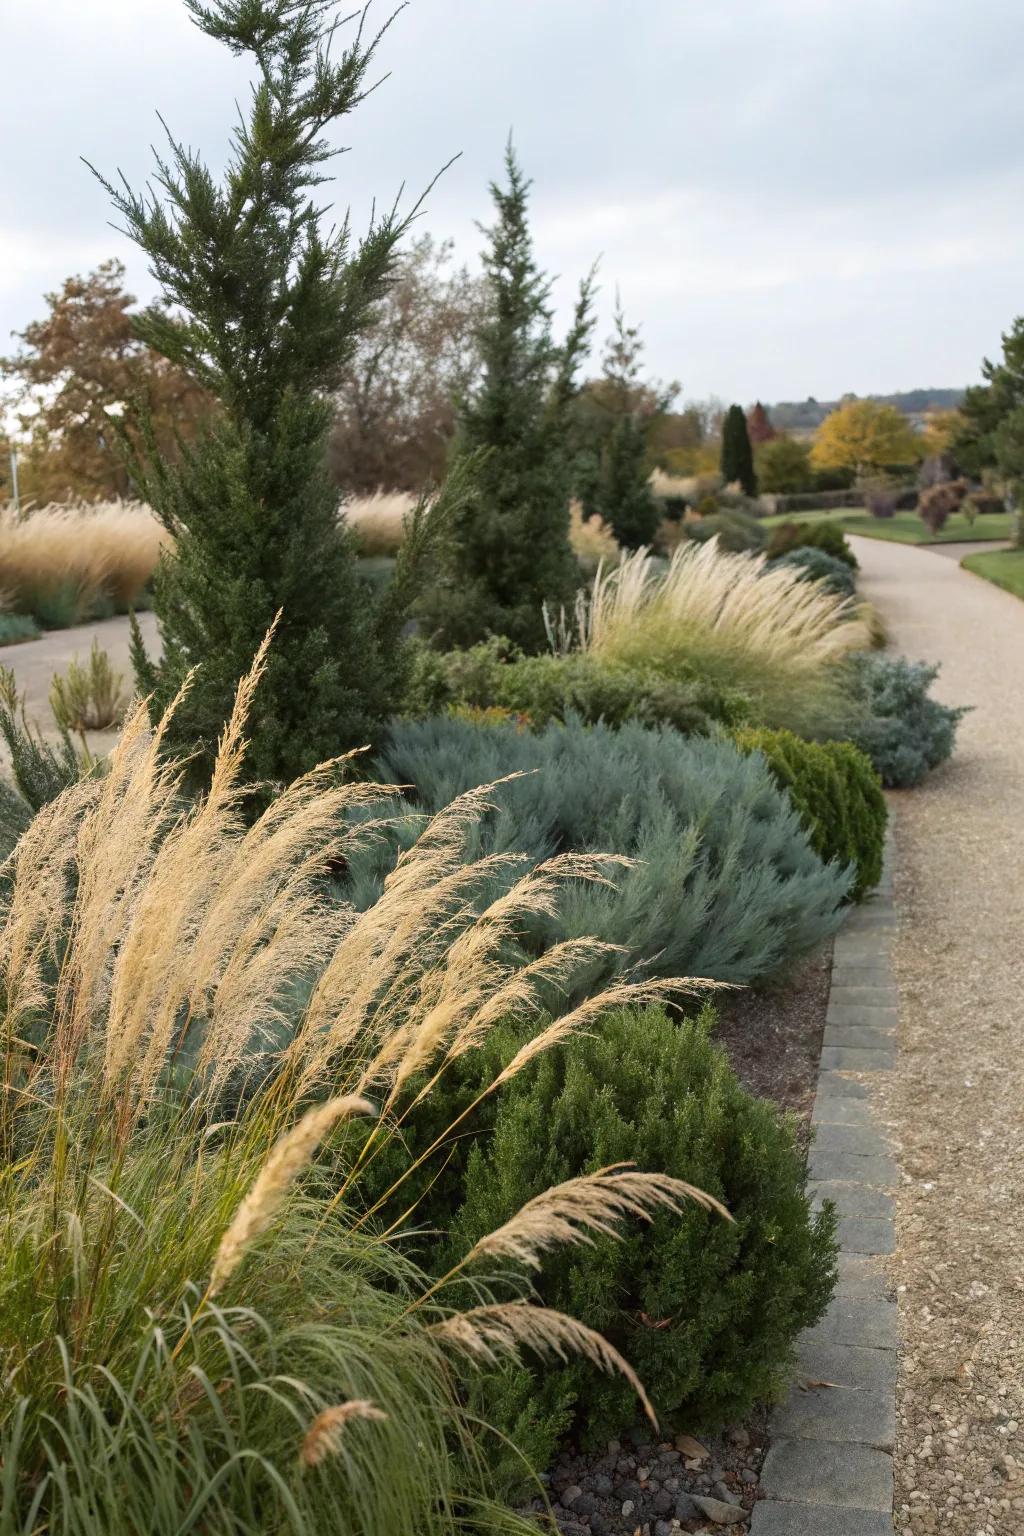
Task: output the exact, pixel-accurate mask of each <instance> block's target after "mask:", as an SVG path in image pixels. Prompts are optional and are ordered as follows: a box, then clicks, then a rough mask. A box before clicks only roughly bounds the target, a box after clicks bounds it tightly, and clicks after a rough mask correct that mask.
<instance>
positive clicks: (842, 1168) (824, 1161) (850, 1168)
mask: <svg viewBox="0 0 1024 1536" xmlns="http://www.w3.org/2000/svg"><path fill="white" fill-rule="evenodd" d="M807 1166H808V1168H809V1169H810V1174H811V1179H812V1181H813V1182H814V1183H815V1184H821V1183H824V1182H825V1181H826V1180H828V1179H850V1180H853V1182H854V1183H855V1184H874V1185H875V1186H876V1187H877V1188H879V1189H891V1188H893V1186H894V1185H895V1183H896V1180H897V1177H898V1174H897V1169H896V1164H895V1163H894V1162H893V1160H892V1158H891V1157H865V1156H864V1155H863V1153H860V1152H833V1151H832V1150H831V1148H828V1147H815V1146H812V1147H811V1152H810V1156H809V1157H808V1159H807Z"/></svg>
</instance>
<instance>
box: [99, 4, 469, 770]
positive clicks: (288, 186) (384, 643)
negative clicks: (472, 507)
mask: <svg viewBox="0 0 1024 1536" xmlns="http://www.w3.org/2000/svg"><path fill="white" fill-rule="evenodd" d="M185 3H186V5H187V8H188V10H189V11H190V13H191V16H192V19H193V20H194V21H195V23H196V25H197V26H198V27H199V29H200V30H201V31H202V32H204V33H205V34H206V35H207V36H209V37H210V38H213V39H215V40H217V41H220V42H222V43H224V44H225V45H226V46H227V47H228V48H229V49H230V51H231V52H232V53H233V54H235V55H236V56H241V55H249V56H251V57H252V59H253V60H254V62H255V66H256V79H255V83H254V84H253V86H252V95H251V100H250V102H249V106H248V111H247V113H245V114H241V115H240V121H239V124H238V126H237V127H236V129H235V130H234V135H233V144H232V152H231V155H230V157H229V160H228V164H227V167H226V170H225V172H224V174H223V177H222V179H221V180H220V181H218V180H217V179H216V178H215V177H214V175H213V174H212V172H211V171H210V170H209V169H208V168H207V166H206V165H205V164H204V163H203V161H202V160H201V159H200V158H199V156H198V155H197V154H196V153H195V152H194V151H192V150H191V149H189V148H186V147H185V146H184V145H182V144H180V143H179V142H177V141H176V140H174V139H173V138H172V137H171V136H170V134H169V133H168V139H169V151H168V153H167V155H166V156H165V157H164V158H161V157H159V156H158V158H157V165H158V170H157V174H156V177H155V187H154V188H149V189H148V190H147V192H146V193H145V194H139V193H137V192H134V191H133V190H132V189H131V188H130V187H129V186H128V185H127V183H123V184H122V185H120V186H118V187H114V186H112V185H111V184H110V183H109V182H104V185H105V186H106V187H107V189H108V191H109V192H110V194H111V196H112V199H113V202H114V205H115V207H116V209H117V210H118V212H119V213H120V215H121V217H122V219H123V221H124V225H125V228H126V231H127V233H128V234H129V235H130V237H131V238H132V239H133V240H134V241H135V242H136V243H137V244H138V245H139V246H140V247H141V248H142V250H143V251H144V252H145V253H146V255H147V256H148V258H149V262H150V269H151V271H152V273H153V274H154V276H155V277H156V278H157V280H158V282H159V283H160V286H161V289H162V292H163V297H164V299H165V300H166V301H167V302H168V303H169V305H170V306H171V307H170V308H164V307H152V308H150V309H149V310H147V311H144V312H143V314H142V315H141V317H139V319H138V321H137V332H138V335H139V336H140V338H141V340H143V341H144V342H146V343H147V344H148V345H149V346H150V347H152V348H153V350H154V351H155V352H157V353H159V354H161V355H162V356H163V357H165V358H167V359H168V360H169V361H170V362H171V363H173V364H176V365H178V366H179V367H181V368H182V369H184V370H185V371H186V372H187V373H188V374H189V375H190V376H191V377H192V378H193V379H195V380H196V381H197V383H198V384H200V385H201V386H202V387H203V388H204V389H206V390H207V391H208V392H209V394H210V395H211V396H212V397H213V398H214V400H215V402H216V409H215V415H214V419H213V422H212V424H211V426H210V427H209V429H208V430H207V431H206V432H205V433H204V434H203V435H202V436H201V437H200V438H199V439H198V440H197V441H196V442H195V443H193V444H191V445H188V446H187V447H184V448H183V450H182V453H181V457H180V460H179V462H177V463H172V462H170V461H169V460H168V459H167V458H165V457H164V456H163V455H161V454H160V452H159V451H158V449H157V446H156V442H155V440H154V438H153V435H152V433H150V434H149V437H148V442H147V445H146V449H145V451H144V453H143V454H142V455H141V456H140V461H139V462H138V463H137V464H136V465H135V470H136V474H137V477H138V480H139V484H140V489H141V492H142V494H143V495H144V496H145V498H146V499H147V500H148V501H149V503H150V504H151V506H152V507H153V508H154V510H155V511H156V513H157V514H158V516H159V517H160V518H161V520H162V521H163V523H164V524H165V526H166V527H167V528H168V530H169V531H170V533H171V534H172V535H173V538H174V553H173V556H172V557H171V558H169V559H167V560H166V561H165V563H164V565H163V567H162V569H161V571H160V572H159V575H158V579H157V583H156V598H155V607H156V612H157V617H158V619H159V623H160V631H161V637H162V642H163V655H162V658H161V660H160V661H159V662H158V663H156V664H154V663H152V662H151V661H150V660H149V658H147V657H146V656H145V653H144V651H143V649H142V646H141V641H140V640H139V636H138V632H137V631H136V637H135V638H136V646H135V654H134V659H135V664H136V670H137V673H138V677H139V682H140V685H141V686H142V687H143V688H144V689H145V690H146V691H147V692H151V693H152V694H153V709H154V714H155V715H156V716H158V715H159V714H160V712H161V710H162V709H163V708H164V706H165V705H166V703H167V702H168V700H169V699H170V698H171V697H172V696H173V695H174V693H175V692H176V691H177V689H178V687H179V685H180V684H181V682H182V680H183V678H184V677H185V675H186V674H187V673H188V672H189V670H190V669H192V668H193V667H196V668H197V669H198V670H197V673H196V678H195V682H194V684H193V687H192V689H191V692H190V693H189V695H188V698H187V699H186V700H185V702H184V705H183V706H182V707H181V709H180V710H179V712H178V714H177V715H176V716H175V721H174V726H173V737H172V739H171V740H170V742H169V745H170V746H171V747H172V748H175V749H178V750H183V751H196V753H197V755H196V759H195V761H196V765H197V771H198V772H199V773H200V774H201V773H202V771H203V770H208V768H209V764H210V762H211V761H212V754H213V750H214V747H215V744H216V739H217V735H218V733H219V731H220V729H221V726H222V724H223V722H224V720H225V719H226V717H227V715H228V713H229V711H230V707H231V702H232V699H233V697H234V692H235V688H236V686H237V683H238V680H239V678H240V677H241V676H243V675H244V674H245V673H246V672H247V671H248V669H249V667H250V666H251V663H252V657H253V655H254V654H255V652H256V650H257V648H258V646H259V644H260V641H261V639H262V637H263V636H264V634H265V633H266V631H267V629H268V627H269V626H270V624H271V623H272V621H273V620H274V617H275V615H276V614H278V612H280V615H281V617H280V620H279V624H278V628H277V632H276V636H275V641H274V646H273V649H272V652H271V656H270V661H269V665H268V668H267V672H266V676H265V678H264V680H263V682H262V684H261V688H260V692H259V696H258V698H257V701H256V705H255V711H254V718H253V739H252V746H251V751H250V754H249V758H248V765H249V766H248V771H249V773H250V774H251V776H252V777H253V778H255V779H259V780H261V781H265V780H271V781H281V780H288V779H291V778H294V777H295V776H297V775H299V774H301V773H303V772H305V771H307V770H308V769H310V768H312V767H313V766H314V765H315V764H316V763H318V762H321V761H323V760H324V759H325V758H327V757H330V756H332V755H334V754H337V753H340V752H344V751H346V750H348V749H350V748H352V747H356V746H359V745H361V744H363V743H365V742H366V741H367V739H368V738H369V737H370V735H371V733H372V732H373V730H374V728H375V726H376V725H377V723H378V722H379V721H380V720H381V719H382V718H383V717H384V716H385V715H386V714H387V713H388V712H389V710H390V708H391V707H393V703H394V699H395V694H396V690H397V688H398V686H399V682H400V672H401V666H400V660H401V644H402V642H401V638H400V636H401V628H402V622H403V618H404V613H403V605H404V603H405V602H406V601H407V600H408V598H409V596H410V592H411V588H412V587H413V586H414V584H415V583H414V581H413V572H412V563H413V562H414V561H415V560H416V559H417V558H419V557H420V556H421V555H422V553H423V549H424V545H425V544H426V543H429V539H428V538H427V525H428V524H430V523H431V522H432V521H433V520H434V514H430V515H428V514H426V512H425V511H424V510H423V509H422V508H421V509H420V510H419V512H418V514H417V526H416V528H415V529H414V530H413V534H414V536H413V537H412V538H411V539H410V540H408V541H407V553H406V557H405V568H404V569H400V570H399V572H398V576H397V580H396V584H395V585H394V587H393V589H392V591H391V593H390V595H389V596H388V598H386V599H385V600H384V601H383V602H382V603H381V604H379V605H375V604H374V602H373V601H372V600H371V597H370V595H369V590H368V588H367V586H366V585H365V584H364V583H363V581H362V580H361V578H360V576H359V574H358V571H357V566H356V555H355V548H354V545H353V543H352V541H351V539H350V536H349V534H348V533H347V531H346V530H345V528H344V525H343V522H342V521H341V520H340V518H339V493H338V492H337V491H336V490H335V488H334V487H333V485H332V483H331V479H330V476H329V473H328V469H327V464H326V455H325V440H326V436H327V432H328V428H329V426H330V405H329V393H330V391H331V389H332V387H334V386H336V384H337V383H338V381H339V378H340V376H341V373H342V370H343V368H344V365H345V364H346V363H347V362H348V360H349V358H350V356H351V354H352V350H353V347H354V345H355V341H356V338H357V336H358V335H359V333H360V330H361V328H362V327H363V326H364V325H365V324H366V322H367V319H368V316H369V315H370V313H371V311H372V308H373V306H374V304H375V303H376V302H377V301H378V300H379V298H380V296H381V294H382V293H383V292H384V290H385V288H386V285H387V284H388V282H389V281H390V279H391V276H392V271H393V265H394V261H395V254H396V246H397V244H398V242H399V240H400V238H401V236H402V235H403V233H404V231H405V230H406V229H407V227H408V224H409V221H410V218H411V217H412V216H413V215H407V216H400V215H399V214H398V212H397V209H396V208H394V207H393V208H392V209H391V210H390V211H389V212H387V213H385V214H384V215H383V216H379V217H374V219H373V221H372V222H371V226H370V228H369V230H368V232H367V233H366V235H365V236H364V237H363V238H362V239H361V240H359V241H358V242H354V241H353V239H352V236H351V232H350V229H349V223H348V219H347V218H346V219H345V220H344V221H343V222H342V223H341V224H340V226H338V227H334V228H330V229H328V228H327V227H326V226H325V220H324V217H323V212H324V211H323V209H322V208H321V207H320V206H318V204H317V202H316V201H315V197H316V188H317V187H318V186H320V185H321V184H322V183H323V182H324V181H325V180H326V179H327V178H326V177H325V175H324V170H323V168H324V165H325V163H326V162H327V161H328V160H329V159H330V158H331V156H332V153H333V152H332V150H331V149H330V148H329V146H328V144H327V142H326V139H325V137H324V134H325V131H326V130H327V129H328V128H329V127H330V126H331V125H332V124H335V123H337V122H338V121H339V120H340V119H342V118H344V117H345V116H346V115H347V114H348V113H350V112H351V111H353V109H354V108H355V107H356V106H357V105H358V104H359V103H360V102H361V101H362V100H363V99H364V98H365V96H366V95H367V94H368V92H369V90H370V89H372V86H371V85H370V84H368V72H369V70H370V67H371V64H372V62H373V60H374V56H375V53H376V49H377V46H378V43H379V41H380V37H381V33H378V34H377V35H376V36H375V37H373V38H369V39H368V38H367V36H366V35H364V24H365V20H366V18H365V13H364V15H363V17H362V19H361V20H360V21H359V23H358V27H357V30H356V32H355V36H354V38H353V40H352V41H351V42H350V43H349V45H348V46H347V47H346V48H345V49H344V50H343V51H338V52H337V56H334V53H332V45H333V44H334V43H335V42H336V30H337V27H338V23H337V21H335V20H333V19H332V15H331V12H332V5H331V4H330V0H212V3H210V4H202V3H200V0H185ZM101 180H102V178H101ZM415 211H416V210H415V209H414V210H413V214H415ZM143 426H144V427H145V423H143ZM441 515H442V514H441V512H440V511H439V512H438V513H437V515H436V516H437V520H440V517H441Z"/></svg>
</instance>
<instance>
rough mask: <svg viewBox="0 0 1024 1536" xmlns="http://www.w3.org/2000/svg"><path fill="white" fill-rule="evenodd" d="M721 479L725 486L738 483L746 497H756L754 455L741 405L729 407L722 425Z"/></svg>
mask: <svg viewBox="0 0 1024 1536" xmlns="http://www.w3.org/2000/svg"><path fill="white" fill-rule="evenodd" d="M722 478H723V480H724V481H725V483H726V485H733V484H735V483H736V482H738V483H739V484H740V485H741V486H742V488H743V491H744V494H745V495H747V496H756V495H757V475H756V474H755V473H754V453H753V450H752V448H751V446H750V433H749V432H748V431H747V417H746V413H745V412H744V410H743V407H742V405H730V407H729V409H728V410H727V411H726V413H725V421H724V423H723V425H722Z"/></svg>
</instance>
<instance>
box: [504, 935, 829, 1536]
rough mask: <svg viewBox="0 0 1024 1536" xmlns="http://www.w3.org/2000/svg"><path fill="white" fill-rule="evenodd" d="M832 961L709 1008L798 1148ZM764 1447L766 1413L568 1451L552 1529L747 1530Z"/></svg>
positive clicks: (559, 1467)
mask: <svg viewBox="0 0 1024 1536" xmlns="http://www.w3.org/2000/svg"><path fill="white" fill-rule="evenodd" d="M831 963H832V944H831V942H828V943H825V944H823V945H821V946H819V948H818V949H817V950H816V951H815V952H814V953H813V954H812V955H810V956H808V957H807V958H806V959H804V960H803V961H802V962H801V963H800V965H799V966H798V967H796V968H795V969H794V970H793V972H792V973H791V975H790V976H788V977H787V978H786V979H785V980H784V981H780V982H777V983H775V984H773V985H771V986H769V987H766V988H761V989H759V990H756V991H755V990H753V989H749V990H748V989H744V990H737V991H736V992H733V993H731V994H727V993H721V994H719V997H718V999H717V1000H716V1006H717V1011H718V1017H719V1023H718V1028H717V1030H716V1036H715V1038H716V1039H717V1041H718V1043H719V1044H720V1045H722V1046H723V1047H724V1048H725V1051H726V1053H727V1055H728V1057H729V1060H730V1063H731V1065H732V1067H733V1069H734V1070H735V1072H736V1074H737V1076H738V1077H739V1079H740V1081H741V1082H742V1084H743V1086H744V1087H745V1088H746V1089H748V1090H749V1091H750V1092H751V1093H754V1094H757V1095H758V1096H760V1097H764V1098H768V1099H771V1100H772V1101H773V1102H774V1103H776V1104H777V1105H778V1106H779V1108H780V1109H782V1110H785V1111H788V1112H790V1113H792V1114H794V1115H796V1116H797V1117H798V1119H799V1121H800V1125H801V1140H802V1142H803V1143H804V1144H805V1145H806V1144H807V1142H808V1141H809V1139H810V1122H811V1111H812V1108H813V1105H814V1095H815V1091H816V1088H817V1081H818V1064H819V1058H820V1055H821V1043H822V1036H823V1034H824V1029H825V1011H826V1008H827V1006H828V990H829V981H830V976H831ZM768 1448H769V1434H768V1411H767V1410H766V1409H758V1410H757V1411H756V1412H755V1413H754V1414H752V1415H751V1416H750V1418H748V1419H747V1420H746V1421H745V1422H744V1423H743V1424H740V1425H734V1426H730V1427H729V1428H727V1429H724V1430H722V1431H720V1432H719V1433H718V1434H714V1435H710V1436H707V1435H695V1436H691V1435H687V1434H685V1433H675V1434H671V1435H668V1434H666V1436H665V1438H664V1439H662V1440H652V1437H651V1433H650V1430H649V1428H647V1427H646V1426H644V1427H643V1428H640V1429H637V1430H635V1431H633V1432H631V1433H628V1434H625V1435H623V1436H622V1438H621V1440H611V1441H609V1442H608V1444H607V1445H606V1446H605V1447H604V1448H603V1449H602V1450H600V1451H596V1452H591V1453H590V1454H581V1453H580V1452H578V1451H576V1450H574V1449H572V1448H568V1449H566V1451H565V1452H563V1454H562V1455H561V1456H559V1458H558V1460H557V1461H556V1462H555V1464H554V1466H553V1467H552V1469H551V1471H550V1473H549V1474H547V1476H546V1478H545V1479H544V1480H545V1482H546V1484H547V1492H548V1498H549V1500H550V1506H551V1517H552V1518H553V1521H554V1528H555V1529H557V1530H558V1531H559V1532H560V1533H561V1536H634V1533H635V1532H637V1531H639V1532H642V1533H644V1536H670V1533H671V1532H673V1531H686V1532H698V1531H715V1530H722V1529H732V1530H739V1531H746V1530H747V1523H746V1522H747V1521H748V1520H749V1515H750V1512H751V1510H752V1508H753V1506H754V1504H755V1503H756V1502H757V1498H758V1493H759V1480H760V1473H761V1467H762V1464H763V1462H764V1458H765V1456H766V1454H767V1452H768ZM699 1500H703V1501H706V1502H705V1503H704V1504H703V1505H702V1504H701V1503H699V1502H697V1501H699ZM525 1512H531V1513H533V1514H535V1515H536V1516H537V1517H538V1519H539V1520H540V1522H541V1523H542V1524H544V1523H546V1522H547V1521H548V1518H549V1517H548V1511H547V1509H546V1507H545V1504H544V1501H543V1500H542V1499H541V1498H539V1497H538V1498H537V1499H535V1500H533V1501H532V1502H531V1503H530V1504H529V1505H528V1506H527V1509H526V1510H524V1513H525Z"/></svg>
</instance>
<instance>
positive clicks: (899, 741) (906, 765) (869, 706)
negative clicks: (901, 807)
mask: <svg viewBox="0 0 1024 1536" xmlns="http://www.w3.org/2000/svg"><path fill="white" fill-rule="evenodd" d="M938 673H939V669H938V667H937V666H929V665H928V663H927V662H923V661H908V660H907V659H906V657H903V656H872V655H865V656H859V657H858V658H857V661H856V682H857V687H858V691H859V694H860V697H861V701H862V703H863V705H864V710H865V712H864V717H863V719H862V720H861V722H860V723H859V725H858V726H857V727H856V729H855V730H854V731H853V732H852V736H853V740H854V741H855V742H856V744H857V746H859V747H860V748H861V750H862V751H863V752H866V753H867V755H868V757H870V759H871V761H872V762H873V763H874V765H875V767H876V769H877V770H878V772H879V773H880V774H881V777H882V783H883V784H884V785H885V786H886V788H887V789H910V788H912V787H913V786H914V785H915V784H920V783H921V781H922V779H924V778H925V776H926V775H927V774H928V773H929V772H930V770H931V769H933V768H937V767H938V765H939V764H940V763H944V762H945V761H946V759H947V758H948V757H949V756H951V754H952V751H953V746H954V743H955V740H956V729H957V726H958V725H959V723H960V721H961V720H962V718H963V717H964V715H965V714H966V713H967V708H966V707H964V706H961V707H959V708H952V707H951V706H949V705H947V704H940V703H939V701H938V700H937V699H933V698H930V697H929V695H928V690H929V688H930V687H931V685H932V683H933V682H934V681H935V679H936V677H937V676H938Z"/></svg>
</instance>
